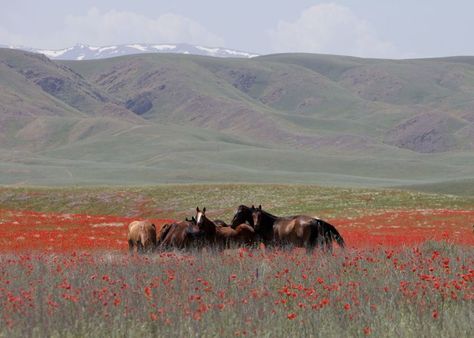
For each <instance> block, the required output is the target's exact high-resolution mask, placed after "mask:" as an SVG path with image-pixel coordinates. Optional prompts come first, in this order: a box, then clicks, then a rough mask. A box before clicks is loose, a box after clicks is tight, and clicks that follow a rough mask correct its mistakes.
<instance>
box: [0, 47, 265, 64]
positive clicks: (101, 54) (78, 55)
mask: <svg viewBox="0 0 474 338" xmlns="http://www.w3.org/2000/svg"><path fill="white" fill-rule="evenodd" d="M0 47H4V48H10V49H16V50H24V51H28V52H32V53H39V54H43V55H45V56H47V57H48V58H50V59H51V60H97V59H105V58H110V57H117V56H125V55H134V54H142V53H175V54H190V55H203V56H213V57H224V58H225V57H234V58H252V57H256V56H258V54H255V53H250V52H245V51H240V50H235V49H230V48H222V47H208V46H202V45H192V44H187V43H177V44H158V43H131V44H118V45H107V46H90V45H86V44H76V45H74V46H72V47H67V48H62V49H43V48H31V47H23V46H6V45H0Z"/></svg>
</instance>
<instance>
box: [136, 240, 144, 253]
mask: <svg viewBox="0 0 474 338" xmlns="http://www.w3.org/2000/svg"><path fill="white" fill-rule="evenodd" d="M143 251H144V248H143V244H142V241H140V240H139V241H137V254H139V255H141V254H143Z"/></svg>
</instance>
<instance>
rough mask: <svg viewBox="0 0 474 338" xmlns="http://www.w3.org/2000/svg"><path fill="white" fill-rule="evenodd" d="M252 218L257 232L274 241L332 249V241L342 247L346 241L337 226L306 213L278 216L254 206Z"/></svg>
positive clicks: (308, 247)
mask: <svg viewBox="0 0 474 338" xmlns="http://www.w3.org/2000/svg"><path fill="white" fill-rule="evenodd" d="M252 218H253V223H254V229H255V232H257V233H258V234H260V235H261V236H262V238H263V239H264V240H270V239H272V241H273V242H274V243H282V244H293V245H295V246H297V247H305V248H307V249H308V250H312V249H313V248H314V247H315V246H317V245H319V246H321V247H324V246H325V248H326V249H329V250H330V251H332V242H333V241H336V242H337V243H338V245H339V246H340V247H341V248H344V246H345V243H344V239H343V238H342V236H341V235H340V234H339V232H338V231H337V230H336V228H335V227H334V226H333V225H331V224H329V223H328V222H326V221H323V220H321V219H318V218H314V217H311V216H305V215H296V216H287V217H278V216H275V215H272V214H270V213H268V212H266V211H264V210H262V206H261V205H259V206H258V208H255V207H254V206H252Z"/></svg>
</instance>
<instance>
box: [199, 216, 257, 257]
mask: <svg viewBox="0 0 474 338" xmlns="http://www.w3.org/2000/svg"><path fill="white" fill-rule="evenodd" d="M196 223H197V225H198V227H199V228H200V229H201V230H202V231H204V232H206V233H208V234H209V235H208V236H206V238H207V239H208V240H210V239H211V238H212V239H214V241H213V243H216V244H217V245H218V246H219V247H221V248H227V247H229V246H230V245H231V244H232V243H235V244H237V245H250V244H252V243H253V242H254V240H255V231H254V229H253V228H252V227H251V226H249V225H247V224H239V225H238V226H236V227H235V229H233V228H232V227H230V226H228V225H227V224H226V223H225V222H224V221H220V220H216V221H211V220H210V219H209V218H207V216H206V208H204V209H203V210H202V211H201V210H200V209H199V208H196Z"/></svg>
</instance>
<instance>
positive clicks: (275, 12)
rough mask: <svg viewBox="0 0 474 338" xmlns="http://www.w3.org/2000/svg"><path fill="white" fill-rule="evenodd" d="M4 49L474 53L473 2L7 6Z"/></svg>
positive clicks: (1, 23) (1, 36)
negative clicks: (174, 46) (169, 46)
mask: <svg viewBox="0 0 474 338" xmlns="http://www.w3.org/2000/svg"><path fill="white" fill-rule="evenodd" d="M0 5H1V6H0V8H1V11H0V44H5V45H22V46H28V47H35V48H50V49H60V48H64V47H69V46H72V45H75V44H76V43H84V44H89V45H113V44H125V43H134V42H135V43H181V42H184V43H191V44H201V45H206V46H216V47H227V48H233V49H239V50H244V51H249V52H256V53H260V54H269V53H276V52H311V53H326V54H342V55H354V56H362V57H388V58H409V57H435V56H448V55H474V43H473V41H474V39H473V33H474V18H473V17H474V1H469V0H460V1H456V0H452V1H443V0H411V1H409V0H398V1H397V0H345V1H344V0H341V1H336V0H335V1H310V0H291V1H275V0H273V1H270V0H239V1H225V0H194V1H185V0H172V1H162V0H134V1H130V0H103V1H92V0H81V1H67V0H41V1H38V0H15V1H9V0H0Z"/></svg>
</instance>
